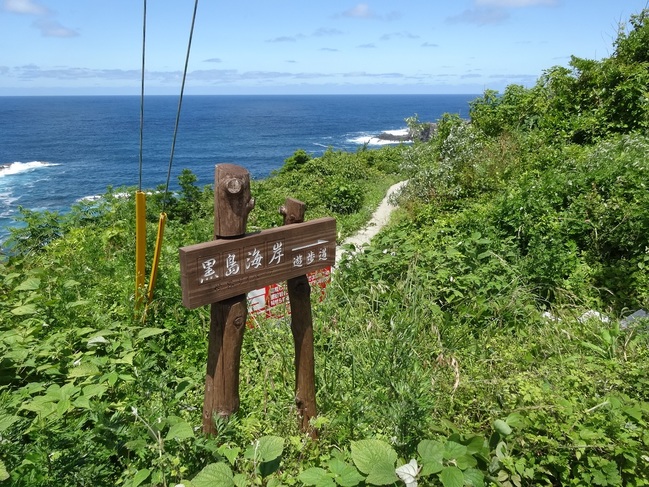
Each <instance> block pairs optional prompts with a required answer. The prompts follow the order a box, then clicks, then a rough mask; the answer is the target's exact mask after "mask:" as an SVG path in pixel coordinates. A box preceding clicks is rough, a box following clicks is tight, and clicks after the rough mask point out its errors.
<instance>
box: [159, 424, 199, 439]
mask: <svg viewBox="0 0 649 487" xmlns="http://www.w3.org/2000/svg"><path fill="white" fill-rule="evenodd" d="M193 437H194V430H193V428H192V427H191V425H189V424H188V423H186V422H185V421H180V422H178V423H176V424H174V425H173V426H172V427H171V428H169V432H168V433H167V436H166V438H165V439H166V440H170V439H172V438H174V439H176V440H184V439H185V438H193Z"/></svg>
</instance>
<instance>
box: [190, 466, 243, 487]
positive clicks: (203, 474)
mask: <svg viewBox="0 0 649 487" xmlns="http://www.w3.org/2000/svg"><path fill="white" fill-rule="evenodd" d="M192 485H193V486H194V487H215V486H217V485H218V486H219V487H234V480H233V478H232V470H230V467H228V466H227V465H226V464H225V463H223V462H219V463H210V464H209V465H207V466H206V467H205V468H204V469H203V470H201V471H200V472H198V474H197V475H196V477H194V478H193V479H192Z"/></svg>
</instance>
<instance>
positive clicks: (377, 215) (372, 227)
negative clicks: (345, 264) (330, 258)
mask: <svg viewBox="0 0 649 487" xmlns="http://www.w3.org/2000/svg"><path fill="white" fill-rule="evenodd" d="M407 182H408V181H401V182H400V183H397V184H394V185H392V186H390V188H389V189H388V191H387V193H386V194H385V198H383V201H381V204H380V205H379V206H378V208H377V209H376V210H375V211H374V214H373V215H372V219H371V220H370V221H369V223H368V224H367V226H365V227H364V228H362V229H361V230H360V231H359V232H358V233H356V234H355V235H352V236H351V237H349V238H347V239H346V240H345V241H344V242H343V243H342V245H339V246H338V247H337V248H336V262H339V261H340V258H341V257H342V256H343V254H345V253H347V252H349V251H348V250H347V249H343V246H346V245H349V244H354V247H355V248H356V251H358V250H360V249H361V248H362V247H363V245H365V244H367V243H369V242H370V240H372V238H373V237H374V236H375V235H376V234H377V233H379V231H381V229H382V228H383V227H384V226H385V225H386V224H387V223H388V221H390V216H391V215H392V212H393V211H394V210H395V208H396V207H395V206H394V205H392V204H391V203H390V197H391V196H392V195H393V194H394V193H396V192H398V191H399V190H400V189H401V188H403V186H405V184H406V183H407Z"/></svg>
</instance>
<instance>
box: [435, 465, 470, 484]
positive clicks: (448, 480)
mask: <svg viewBox="0 0 649 487" xmlns="http://www.w3.org/2000/svg"><path fill="white" fill-rule="evenodd" d="M439 480H440V481H441V482H442V485H443V486H444V487H464V474H463V473H462V470H460V469H459V468H457V467H445V468H444V470H442V471H441V473H440V474H439Z"/></svg>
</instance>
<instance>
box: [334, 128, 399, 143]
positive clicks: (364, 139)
mask: <svg viewBox="0 0 649 487" xmlns="http://www.w3.org/2000/svg"><path fill="white" fill-rule="evenodd" d="M381 134H386V135H391V136H395V137H406V136H407V135H408V129H407V128H406V129H398V130H384V131H383V132H381ZM347 141H348V142H349V143H352V144H359V145H365V144H367V145H390V144H400V143H402V142H404V141H399V140H390V139H387V138H386V139H382V138H381V137H380V135H367V134H364V135H359V136H358V137H352V138H350V139H347Z"/></svg>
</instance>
